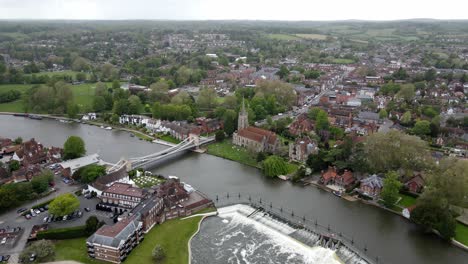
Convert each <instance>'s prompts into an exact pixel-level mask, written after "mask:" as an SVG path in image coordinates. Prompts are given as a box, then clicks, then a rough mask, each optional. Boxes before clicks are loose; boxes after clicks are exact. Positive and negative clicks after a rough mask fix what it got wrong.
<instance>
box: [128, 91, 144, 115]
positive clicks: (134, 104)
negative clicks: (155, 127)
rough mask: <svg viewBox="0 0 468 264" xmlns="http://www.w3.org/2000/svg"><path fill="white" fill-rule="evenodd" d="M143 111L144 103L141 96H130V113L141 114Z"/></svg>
mask: <svg viewBox="0 0 468 264" xmlns="http://www.w3.org/2000/svg"><path fill="white" fill-rule="evenodd" d="M141 112H143V104H142V103H141V100H140V97H138V96H136V95H132V96H130V97H129V98H128V113H129V114H140V113H141Z"/></svg>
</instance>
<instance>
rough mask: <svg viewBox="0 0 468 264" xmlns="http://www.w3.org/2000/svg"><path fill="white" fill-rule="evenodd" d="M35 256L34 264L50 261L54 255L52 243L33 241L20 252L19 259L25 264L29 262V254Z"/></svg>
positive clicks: (48, 241)
mask: <svg viewBox="0 0 468 264" xmlns="http://www.w3.org/2000/svg"><path fill="white" fill-rule="evenodd" d="M33 253H34V254H35V255H36V260H35V263H43V262H47V261H48V260H50V259H52V257H53V256H54V254H55V246H54V243H53V242H52V241H50V240H39V241H34V242H32V243H31V245H29V246H28V247H27V248H26V249H24V250H23V252H21V255H20V257H19V258H20V259H23V260H24V261H25V262H26V263H30V262H29V257H30V256H31V254H33Z"/></svg>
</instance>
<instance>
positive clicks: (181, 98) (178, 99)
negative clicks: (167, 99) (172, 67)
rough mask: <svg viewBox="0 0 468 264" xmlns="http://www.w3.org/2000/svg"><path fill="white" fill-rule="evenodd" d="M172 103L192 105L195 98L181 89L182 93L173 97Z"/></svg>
mask: <svg viewBox="0 0 468 264" xmlns="http://www.w3.org/2000/svg"><path fill="white" fill-rule="evenodd" d="M171 103H172V104H185V105H192V104H193V98H192V96H190V94H189V93H188V92H187V91H181V92H180V93H178V94H176V95H175V96H174V97H172V99H171Z"/></svg>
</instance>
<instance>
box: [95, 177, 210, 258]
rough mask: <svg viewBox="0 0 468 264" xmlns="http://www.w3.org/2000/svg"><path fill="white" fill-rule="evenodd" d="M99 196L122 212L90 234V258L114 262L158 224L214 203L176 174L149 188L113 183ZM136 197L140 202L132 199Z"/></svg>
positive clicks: (106, 203) (129, 250)
mask: <svg viewBox="0 0 468 264" xmlns="http://www.w3.org/2000/svg"><path fill="white" fill-rule="evenodd" d="M98 198H100V199H101V201H103V202H104V201H105V203H104V205H105V206H108V207H111V208H113V209H114V211H116V212H117V211H120V212H121V215H120V217H119V218H118V220H119V221H118V222H117V223H116V224H114V225H105V226H103V227H101V228H100V229H98V230H97V231H96V233H94V234H93V235H92V236H90V237H89V238H88V239H87V241H86V246H87V248H88V255H89V256H90V257H92V258H96V259H99V260H103V261H108V262H112V263H121V262H122V261H123V260H125V259H126V257H127V256H128V255H129V254H130V252H131V251H132V250H133V249H134V248H135V247H136V246H137V245H138V244H139V243H140V242H141V241H142V240H143V238H144V233H147V232H148V231H149V230H151V228H152V227H153V226H155V225H156V224H161V223H163V222H164V221H166V220H169V219H173V218H177V217H181V216H188V215H191V214H192V213H193V212H195V211H198V210H201V209H204V208H206V207H210V206H212V205H213V202H212V201H211V200H210V199H208V198H207V197H206V196H205V195H204V194H202V193H201V192H199V191H196V190H194V189H193V188H192V187H191V186H189V185H186V184H184V183H181V182H180V180H179V179H178V178H177V177H170V178H169V179H167V180H166V181H165V182H164V183H161V184H159V185H157V186H155V187H153V188H150V189H148V190H144V189H140V188H138V187H132V186H131V185H130V184H125V183H120V182H114V183H113V184H112V185H110V186H109V187H107V189H105V190H103V191H102V193H101V194H100V195H99V196H98ZM139 199H141V200H139ZM137 200H139V201H140V202H139V203H138V204H135V203H133V202H129V201H137ZM129 210H130V211H129Z"/></svg>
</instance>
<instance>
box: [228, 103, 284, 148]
mask: <svg viewBox="0 0 468 264" xmlns="http://www.w3.org/2000/svg"><path fill="white" fill-rule="evenodd" d="M232 143H233V144H234V145H237V146H242V147H245V148H247V149H249V150H252V151H255V152H269V153H276V152H277V151H278V149H279V146H280V141H279V138H278V136H277V135H276V134H275V133H274V132H271V131H268V130H265V129H261V128H257V127H253V126H249V116H248V112H247V111H246V109H245V103H244V100H242V108H241V110H240V112H239V118H238V121H237V131H236V132H234V134H233V137H232Z"/></svg>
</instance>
